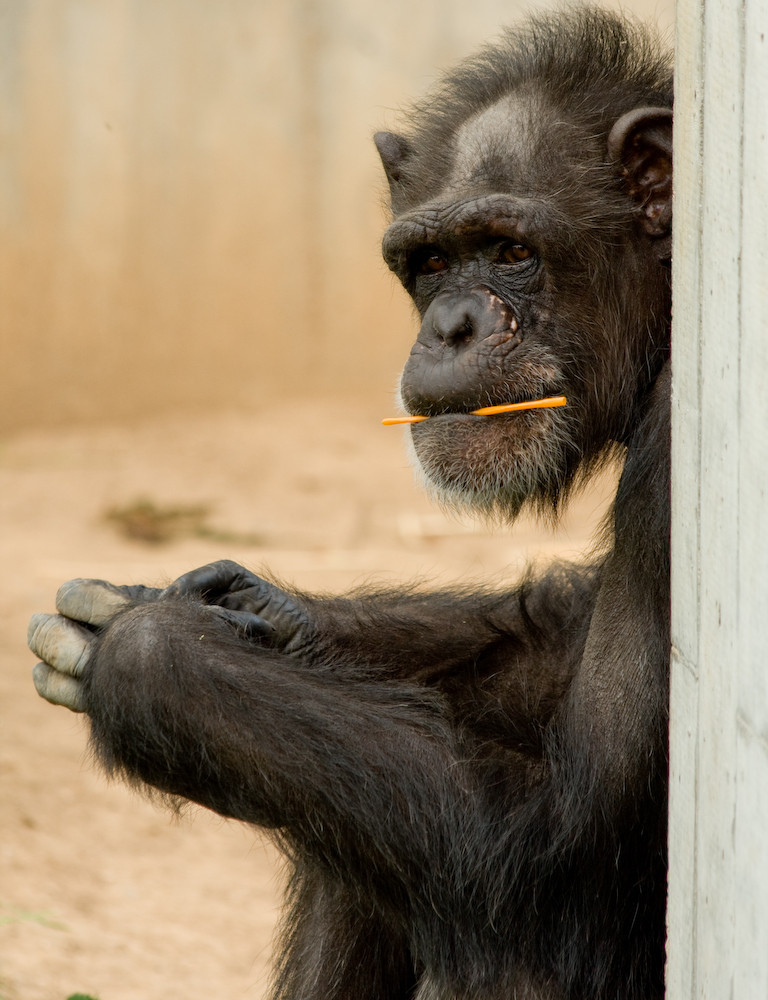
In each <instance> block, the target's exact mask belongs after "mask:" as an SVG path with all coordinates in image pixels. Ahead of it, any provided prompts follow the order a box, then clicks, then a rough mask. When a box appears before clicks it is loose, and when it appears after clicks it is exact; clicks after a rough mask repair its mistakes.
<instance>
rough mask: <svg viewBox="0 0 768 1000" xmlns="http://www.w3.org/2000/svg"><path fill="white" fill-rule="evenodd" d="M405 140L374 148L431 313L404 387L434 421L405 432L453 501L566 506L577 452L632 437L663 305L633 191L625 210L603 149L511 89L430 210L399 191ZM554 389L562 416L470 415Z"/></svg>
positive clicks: (403, 266) (464, 133)
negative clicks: (629, 422)
mask: <svg viewBox="0 0 768 1000" xmlns="http://www.w3.org/2000/svg"><path fill="white" fill-rule="evenodd" d="M406 144H407V140H404V139H401V138H399V137H396V136H387V137H386V139H385V140H384V141H383V142H381V141H380V151H381V152H382V159H383V160H384V162H385V167H387V168H388V174H389V176H390V184H391V186H392V187H393V206H396V212H397V214H396V217H395V219H394V221H393V223H392V224H391V226H390V227H389V229H388V230H387V232H386V234H385V236H384V242H383V252H384V258H385V260H386V262H387V264H388V265H389V267H390V268H391V270H392V271H393V272H394V273H395V274H396V275H397V277H398V278H399V279H400V281H401V282H402V283H403V285H404V287H405V288H406V289H407V291H408V293H409V294H410V295H411V297H412V298H413V300H414V302H415V304H416V306H417V308H418V310H419V313H420V315H421V318H422V324H421V329H420V331H419V334H418V336H417V339H416V342H415V343H414V345H413V348H412V350H411V353H410V357H409V358H408V361H407V362H406V365H405V368H404V370H403V373H402V378H401V384H400V393H401V399H402V403H403V406H404V408H405V409H406V410H407V411H408V412H409V413H413V414H423V415H427V416H429V417H430V418H431V419H429V420H427V421H424V422H422V423H419V424H414V425H413V426H412V428H411V438H412V444H413V448H414V451H415V455H416V457H417V459H418V463H419V465H420V467H421V469H422V470H423V471H424V473H425V475H426V477H427V480H428V483H429V484H430V485H431V486H432V488H433V489H434V490H436V491H437V493H438V494H439V495H440V497H441V498H442V499H444V500H447V501H448V502H450V503H456V502H458V503H460V504H464V503H470V504H471V505H472V506H474V507H480V508H481V509H483V510H485V511H488V512H491V511H493V512H501V513H503V514H505V515H511V516H514V515H515V514H517V512H518V511H519V509H520V507H521V506H522V504H523V503H524V502H525V501H526V500H529V499H534V500H537V501H543V502H544V503H545V504H549V503H556V502H557V499H558V497H559V496H560V495H561V493H562V492H563V490H564V489H566V487H567V485H568V483H569V481H570V480H571V479H572V478H573V475H574V472H575V470H576V469H577V468H578V466H579V464H580V462H581V461H582V460H583V459H585V458H586V459H589V458H592V457H594V455H595V453H596V452H598V451H599V450H600V449H602V448H604V447H605V446H606V445H610V444H611V443H612V442H613V441H616V440H621V435H622V429H623V424H624V422H625V419H626V414H627V413H628V412H629V410H631V408H632V407H633V406H634V405H635V401H636V397H637V395H638V392H639V391H640V390H641V389H642V387H643V386H642V383H643V382H644V380H647V378H648V377H649V376H648V373H647V368H648V365H647V359H648V357H649V354H652V353H653V351H654V350H655V345H654V343H653V340H654V337H656V338H658V339H663V338H664V336H665V335H664V334H659V332H658V328H659V325H660V323H661V324H662V327H663V324H664V322H665V316H666V312H667V311H666V310H665V309H664V307H663V304H662V306H661V308H659V294H660V289H661V287H662V286H661V285H660V284H659V280H658V278H657V277H656V275H657V272H658V271H659V266H658V259H657V257H655V256H654V255H653V254H652V253H650V252H649V250H648V246H649V241H648V240H647V238H645V237H643V236H639V235H638V233H637V230H636V226H635V223H634V221H633V216H632V213H631V211H630V205H629V201H628V200H627V199H626V198H625V204H624V210H623V211H621V212H618V213H617V212H616V209H615V205H614V204H613V202H614V201H615V200H616V198H617V194H618V187H619V180H618V176H617V170H616V168H615V166H614V165H611V164H609V163H608V162H607V155H606V150H605V139H604V138H603V139H602V141H601V140H598V139H595V138H594V137H589V136H586V135H581V136H578V135H575V134H574V129H573V127H572V126H570V125H569V124H568V123H567V122H564V121H561V120H558V116H557V115H556V114H555V113H554V112H553V111H552V110H551V109H549V110H548V109H547V108H546V107H545V106H544V105H543V104H542V103H541V102H536V101H531V100H526V101H523V100H522V98H521V97H519V96H515V95H507V96H506V97H505V98H503V99H502V100H501V101H499V102H497V103H496V104H494V105H492V106H491V107H490V108H487V109H486V110H484V111H482V112H480V113H478V114H476V115H475V116H474V117H472V118H470V119H469V120H467V121H466V122H465V123H464V124H463V125H462V126H461V128H459V129H458V131H457V132H456V134H455V136H454V142H453V146H452V148H451V149H450V150H449V151H445V150H441V151H440V153H439V160H440V165H441V167H442V168H443V172H442V173H439V172H436V180H435V183H434V193H433V195H432V196H431V197H429V198H428V199H427V200H421V201H418V200H417V201H416V202H415V203H414V202H413V200H411V201H410V202H409V200H408V198H407V197H406V196H405V195H403V194H402V192H400V191H399V189H398V186H397V185H398V182H399V181H400V178H401V177H402V176H403V174H404V173H405V172H406V171H407V169H408V167H409V163H408V157H407V156H406V154H405V153H404V152H402V151H403V150H405V149H406ZM382 146H383V147H384V149H383V150H382ZM392 151H394V153H395V155H396V156H397V155H398V152H397V151H401V155H400V158H399V159H398V161H397V164H396V169H395V178H394V181H393V177H392V172H393V171H392V164H391V163H388V162H387V156H386V154H387V152H392ZM416 159H417V160H418V157H416ZM426 159H427V158H426V157H425V156H424V155H423V154H422V156H421V158H420V162H416V163H415V164H414V165H413V167H412V169H413V170H419V171H421V172H424V171H425V169H426V171H427V172H428V170H429V167H428V166H426V167H425V161H426ZM446 164H447V165H448V166H447V169H446ZM422 188H423V185H422ZM606 192H607V194H608V197H607V198H606ZM398 195H399V198H398ZM623 197H625V196H623ZM657 286H658V287H657ZM638 289H640V291H639V292H638ZM552 395H565V396H566V397H567V399H568V403H567V406H566V407H565V408H564V409H539V410H530V411H525V412H519V413H510V414H504V415H498V416H493V417H483V416H474V415H472V414H471V413H470V411H471V410H474V409H477V408H479V407H483V406H489V405H495V404H503V403H515V402H521V401H526V400H532V399H539V398H542V397H546V396H552Z"/></svg>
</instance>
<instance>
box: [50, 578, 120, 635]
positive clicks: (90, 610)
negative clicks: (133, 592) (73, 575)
mask: <svg viewBox="0 0 768 1000" xmlns="http://www.w3.org/2000/svg"><path fill="white" fill-rule="evenodd" d="M128 590H129V588H125V589H124V588H122V587H116V586H115V585H114V584H112V583H107V581H106V580H68V581H67V582H66V583H64V584H62V585H61V587H59V592H58V594H56V610H57V611H59V612H60V613H61V614H62V615H64V616H65V618H72V619H73V620H74V621H78V622H87V623H88V624H89V625H106V623H107V622H108V621H110V620H111V619H112V618H114V616H115V615H116V614H117V612H118V611H121V610H122V609H123V608H126V607H128V605H129V604H131V598H130V594H129V593H126V591H128Z"/></svg>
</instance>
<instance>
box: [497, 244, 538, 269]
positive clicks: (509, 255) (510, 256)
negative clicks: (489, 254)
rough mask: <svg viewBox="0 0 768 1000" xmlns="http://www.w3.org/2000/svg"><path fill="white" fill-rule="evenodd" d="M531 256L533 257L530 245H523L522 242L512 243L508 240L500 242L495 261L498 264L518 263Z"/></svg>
mask: <svg viewBox="0 0 768 1000" xmlns="http://www.w3.org/2000/svg"><path fill="white" fill-rule="evenodd" d="M531 257H533V250H531V249H530V247H526V246H523V244H522V243H513V242H512V241H511V240H510V241H509V242H507V243H502V244H501V246H500V247H499V253H498V257H497V261H498V263H499V264H519V263H521V261H524V260H529V259H530V258H531Z"/></svg>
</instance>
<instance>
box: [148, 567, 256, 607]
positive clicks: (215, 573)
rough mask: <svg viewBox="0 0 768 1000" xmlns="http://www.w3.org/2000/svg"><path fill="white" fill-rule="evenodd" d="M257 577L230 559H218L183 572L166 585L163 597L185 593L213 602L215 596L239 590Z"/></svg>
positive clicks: (254, 581) (178, 595)
mask: <svg viewBox="0 0 768 1000" xmlns="http://www.w3.org/2000/svg"><path fill="white" fill-rule="evenodd" d="M257 581H258V577H256V576H254V575H253V573H249V571H248V570H247V569H245V567H244V566H240V565H239V564H238V563H236V562H233V561H232V560H231V559H219V560H218V561H217V562H212V563H208V565H207V566H200V567H199V568H198V569H193V570H190V571H189V573H184V575H183V576H180V577H179V578H178V580H174V581H173V583H172V584H171V585H170V586H169V587H166V588H165V590H164V591H163V595H162V596H163V597H183V596H187V595H191V596H196V597H203V598H205V599H206V600H207V601H209V602H215V600H216V598H217V597H220V596H221V595H222V594H226V593H228V592H229V591H230V590H241V589H242V588H243V587H249V586H252V585H253V584H254V583H256V582H257Z"/></svg>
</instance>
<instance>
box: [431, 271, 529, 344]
mask: <svg viewBox="0 0 768 1000" xmlns="http://www.w3.org/2000/svg"><path fill="white" fill-rule="evenodd" d="M509 329H511V330H513V331H514V330H516V329H517V320H516V319H515V316H514V313H513V312H512V310H511V309H510V307H509V306H508V305H507V304H506V303H505V302H504V301H503V300H502V299H500V298H499V297H498V296H497V295H495V294H494V293H493V292H492V291H491V290H490V289H489V288H485V287H484V286H478V287H476V288H472V289H469V290H467V289H463V290H461V291H457V292H443V293H442V294H440V295H438V296H437V297H436V298H435V299H434V301H433V302H432V304H431V305H430V307H429V309H428V310H427V312H426V313H425V315H424V322H423V324H422V327H421V332H420V334H419V338H418V339H419V340H420V341H421V343H422V344H424V345H425V346H436V344H438V343H439V344H443V345H445V346H446V347H452V348H454V350H460V349H461V348H462V347H463V346H464V345H468V344H471V343H476V342H478V341H481V340H483V339H484V338H485V337H489V336H490V335H491V334H492V333H499V332H502V331H503V330H509Z"/></svg>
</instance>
